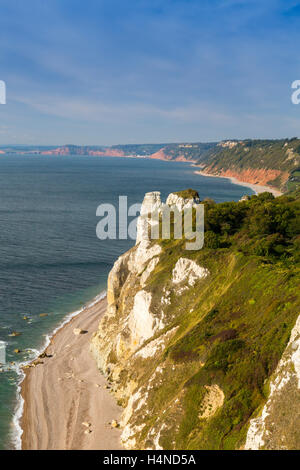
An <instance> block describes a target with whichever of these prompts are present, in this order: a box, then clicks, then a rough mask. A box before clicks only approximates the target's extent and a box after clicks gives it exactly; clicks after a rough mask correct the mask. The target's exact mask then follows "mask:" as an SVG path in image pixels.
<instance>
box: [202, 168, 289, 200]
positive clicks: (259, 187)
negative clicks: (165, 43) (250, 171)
mask: <svg viewBox="0 0 300 470" xmlns="http://www.w3.org/2000/svg"><path fill="white" fill-rule="evenodd" d="M194 173H195V174H196V175H201V176H209V177H211V178H225V179H228V180H230V181H231V183H232V184H237V185H239V186H245V187H246V188H250V189H252V191H254V193H255V194H256V195H258V194H261V193H264V192H268V193H271V194H273V196H274V197H278V196H282V195H283V193H282V192H281V191H279V189H275V188H272V187H271V186H263V185H261V184H254V183H247V182H246V181H241V180H239V179H237V178H235V177H234V176H222V175H213V174H210V173H204V171H201V170H197V171H194Z"/></svg>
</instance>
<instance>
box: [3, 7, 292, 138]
mask: <svg viewBox="0 0 300 470" xmlns="http://www.w3.org/2000/svg"><path fill="white" fill-rule="evenodd" d="M299 44H300V2H299V1H290V0H128V1H125V0H85V1H82V0H80V1H79V0H50V1H49V0H26V1H24V0H19V1H18V0H0V80H4V81H5V82H6V86H7V104H6V105H0V145H3V144H9V143H11V144H14V143H18V144H46V145H47V144H53V145H56V144H64V143H75V144H93V145H95V144H105V145H110V144H118V143H143V142H178V141H211V140H220V139H224V138H247V137H258V138H263V137H267V138H279V137H292V136H299V135H300V132H299V130H300V105H298V106H296V105H293V104H292V103H291V83H292V82H293V81H294V80H297V79H300V52H299Z"/></svg>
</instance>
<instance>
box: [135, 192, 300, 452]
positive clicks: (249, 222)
mask: <svg viewBox="0 0 300 470" xmlns="http://www.w3.org/2000/svg"><path fill="white" fill-rule="evenodd" d="M205 205H206V213H205V214H206V215H205V228H206V235H205V247H204V249H202V250H200V251H195V252H187V251H185V250H184V243H185V242H184V241H182V240H171V241H167V240H162V241H160V243H161V245H162V247H163V254H162V257H161V261H160V263H159V264H158V265H157V267H156V269H155V271H154V273H153V274H152V275H151V276H150V278H149V283H148V285H147V287H146V289H147V290H149V291H150V292H152V295H153V301H152V305H151V310H152V311H153V312H154V313H155V312H157V313H158V312H160V311H161V308H162V307H161V298H162V297H163V296H164V295H165V292H166V290H167V291H168V290H169V291H170V292H171V298H170V300H171V303H170V305H167V306H166V307H164V320H165V322H166V324H167V325H168V326H167V327H166V329H165V331H168V330H169V329H170V328H174V327H177V330H176V333H175V335H174V336H173V337H172V339H171V340H170V341H169V343H167V344H166V348H165V349H164V350H163V351H162V352H161V354H160V356H159V357H156V358H155V360H148V361H142V360H141V359H140V360H139V361H136V362H135V366H134V372H132V371H130V372H129V374H130V378H131V379H132V380H134V381H136V382H137V383H138V384H139V386H143V384H144V385H145V386H146V385H147V384H148V383H149V380H150V377H152V381H151V388H150V389H149V390H148V392H147V393H148V395H147V408H148V413H147V416H140V417H139V415H138V413H136V415H137V416H136V422H137V424H138V425H139V424H141V423H145V424H146V426H145V427H144V429H143V432H142V433H141V435H140V437H139V438H138V442H139V444H138V445H140V446H142V447H143V446H145V445H147V442H144V441H143V439H144V438H145V436H146V435H147V432H148V431H149V429H152V428H153V427H155V426H156V429H157V430H158V429H159V430H160V444H161V445H162V446H163V447H164V448H165V449H173V448H176V449H234V448H240V447H241V446H242V445H243V443H244V441H245V437H246V432H247V429H248V425H249V419H250V417H253V416H255V415H256V414H257V412H258V411H259V410H260V409H261V407H262V405H263V404H264V402H265V400H266V398H267V396H268V380H269V378H270V376H271V374H272V373H273V372H274V370H275V368H276V366H277V364H278V361H279V359H280V358H281V356H282V353H283V351H284V349H285V347H286V345H287V342H288V340H289V336H290V332H291V329H292V328H293V326H294V324H295V320H296V318H297V316H298V314H299V307H300V296H299V281H300V272H299V252H300V250H299V248H300V217H299V214H300V200H299V197H298V196H297V193H295V194H294V195H286V196H282V197H279V198H276V199H275V198H274V197H273V196H272V195H270V194H269V193H263V194H261V195H259V196H252V197H251V199H250V200H249V201H244V202H240V203H232V202H227V203H222V204H214V203H213V201H207V202H205ZM182 256H184V257H188V258H190V259H192V260H194V261H196V262H197V264H199V265H200V266H204V267H206V268H207V269H209V271H210V275H209V276H208V277H207V278H205V279H202V280H200V281H198V282H197V284H196V285H195V286H194V287H192V288H189V289H186V290H184V291H182V292H180V293H178V291H176V290H174V288H173V286H172V283H171V279H170V278H171V275H170V273H171V271H172V269H173V267H174V265H175V263H176V261H177V260H178V259H179V258H180V257H182ZM159 334H161V332H160V333H159ZM157 366H159V367H161V368H162V369H163V373H162V374H159V376H158V379H156V380H154V379H153V373H154V371H155V370H156V368H157ZM155 377H156V376H155ZM127 379H128V376H126V380H127ZM212 385H217V386H218V387H219V388H220V389H221V391H222V392H223V393H224V395H225V400H224V404H223V406H221V407H219V408H218V409H217V410H216V412H215V413H214V414H213V415H212V416H211V417H209V418H206V419H205V418H201V412H202V407H203V399H204V397H205V395H206V393H207V387H210V386H212ZM210 406H211V407H212V405H210ZM162 423H165V428H164V427H163V428H162V429H161V426H162Z"/></svg>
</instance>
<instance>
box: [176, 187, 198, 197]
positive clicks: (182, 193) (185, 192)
mask: <svg viewBox="0 0 300 470" xmlns="http://www.w3.org/2000/svg"><path fill="white" fill-rule="evenodd" d="M173 194H176V195H177V196H179V197H182V198H183V199H199V194H198V191H195V190H194V189H190V188H189V189H185V190H183V191H177V192H175V193H173Z"/></svg>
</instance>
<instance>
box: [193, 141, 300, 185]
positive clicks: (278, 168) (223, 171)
mask: <svg viewBox="0 0 300 470" xmlns="http://www.w3.org/2000/svg"><path fill="white" fill-rule="evenodd" d="M205 158H206V159H205V162H204V163H202V165H201V168H202V169H203V171H204V173H208V174H215V175H219V176H227V177H228V176H229V177H236V178H238V179H240V180H241V181H246V182H248V183H254V184H255V183H258V184H262V185H270V186H273V187H275V188H278V189H280V190H282V191H286V190H291V189H295V187H296V186H297V185H299V182H300V140H299V139H296V138H294V139H282V140H243V141H224V142H220V143H219V144H218V145H216V146H215V147H214V148H212V149H211V150H210V151H209V152H208V153H207V154H206V157H205ZM199 163H200V164H201V161H199Z"/></svg>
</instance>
